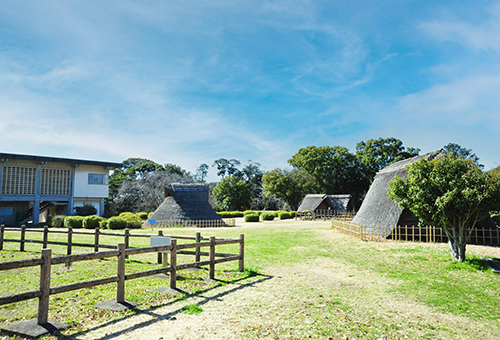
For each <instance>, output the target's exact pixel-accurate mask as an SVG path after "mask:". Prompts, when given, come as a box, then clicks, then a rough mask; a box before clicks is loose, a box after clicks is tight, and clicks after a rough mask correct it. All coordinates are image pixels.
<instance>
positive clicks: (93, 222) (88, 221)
mask: <svg viewBox="0 0 500 340" xmlns="http://www.w3.org/2000/svg"><path fill="white" fill-rule="evenodd" d="M102 220H103V218H102V217H99V216H95V215H93V216H85V217H84V218H83V223H82V227H83V228H84V229H95V228H97V227H99V226H100V224H99V223H100V222H101V221H102Z"/></svg>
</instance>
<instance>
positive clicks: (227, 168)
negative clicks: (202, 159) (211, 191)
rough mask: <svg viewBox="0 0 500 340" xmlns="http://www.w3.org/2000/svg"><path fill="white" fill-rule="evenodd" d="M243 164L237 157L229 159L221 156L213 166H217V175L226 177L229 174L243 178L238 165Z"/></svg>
mask: <svg viewBox="0 0 500 340" xmlns="http://www.w3.org/2000/svg"><path fill="white" fill-rule="evenodd" d="M240 165H241V162H240V161H239V160H237V159H230V160H227V159H225V158H219V159H217V160H215V161H214V164H213V165H212V167H216V168H217V176H221V177H225V176H226V174H227V176H236V177H237V178H239V179H241V176H242V174H241V171H240V170H238V168H237V167H238V166H240Z"/></svg>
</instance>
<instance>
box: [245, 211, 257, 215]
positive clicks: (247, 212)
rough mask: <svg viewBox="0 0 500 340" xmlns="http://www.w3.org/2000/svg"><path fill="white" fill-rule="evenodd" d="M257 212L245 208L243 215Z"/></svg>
mask: <svg viewBox="0 0 500 340" xmlns="http://www.w3.org/2000/svg"><path fill="white" fill-rule="evenodd" d="M255 214H257V213H256V212H255V211H253V210H245V211H244V212H243V216H246V215H255Z"/></svg>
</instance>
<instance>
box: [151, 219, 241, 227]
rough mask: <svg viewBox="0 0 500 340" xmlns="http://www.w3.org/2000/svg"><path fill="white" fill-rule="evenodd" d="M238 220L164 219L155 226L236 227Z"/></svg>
mask: <svg viewBox="0 0 500 340" xmlns="http://www.w3.org/2000/svg"><path fill="white" fill-rule="evenodd" d="M235 225H236V220H235V219H234V218H225V219H222V220H179V221H164V220H157V221H156V224H155V225H154V226H155V227H162V228H165V227H167V228H168V227H195V228H220V227H228V226H232V227H234V226H235Z"/></svg>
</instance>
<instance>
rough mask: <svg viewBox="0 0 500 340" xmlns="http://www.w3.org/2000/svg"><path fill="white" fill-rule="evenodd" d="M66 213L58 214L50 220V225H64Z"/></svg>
mask: <svg viewBox="0 0 500 340" xmlns="http://www.w3.org/2000/svg"><path fill="white" fill-rule="evenodd" d="M65 218H66V216H65V215H57V216H54V217H52V219H51V220H50V226H51V227H54V228H62V227H63V226H64V219H65Z"/></svg>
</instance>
